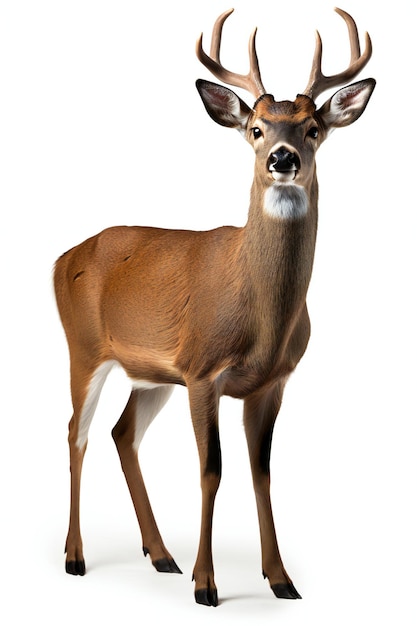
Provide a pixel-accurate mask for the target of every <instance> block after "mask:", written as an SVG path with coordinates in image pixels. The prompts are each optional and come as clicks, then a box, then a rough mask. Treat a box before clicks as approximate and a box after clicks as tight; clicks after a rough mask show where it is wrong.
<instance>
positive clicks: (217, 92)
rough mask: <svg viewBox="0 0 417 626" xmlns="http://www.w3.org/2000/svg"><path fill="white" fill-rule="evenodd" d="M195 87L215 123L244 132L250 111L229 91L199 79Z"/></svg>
mask: <svg viewBox="0 0 417 626" xmlns="http://www.w3.org/2000/svg"><path fill="white" fill-rule="evenodd" d="M196 87H197V89H198V93H199V94H200V96H201V99H202V101H203V103H204V106H205V107H206V110H207V113H208V114H209V115H210V117H211V118H212V119H213V120H214V121H215V122H217V123H218V124H221V126H227V127H228V128H237V130H239V131H241V132H242V131H243V132H244V131H245V130H246V125H247V123H248V119H249V116H250V114H251V113H252V109H251V108H250V107H248V105H247V104H245V102H243V100H241V99H240V98H239V96H237V95H236V94H235V93H234V92H233V91H231V89H228V88H227V87H223V86H221V85H217V84H216V83H211V82H209V81H207V80H201V79H199V80H197V82H196Z"/></svg>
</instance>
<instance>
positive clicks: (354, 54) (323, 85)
mask: <svg viewBox="0 0 417 626" xmlns="http://www.w3.org/2000/svg"><path fill="white" fill-rule="evenodd" d="M335 11H336V13H338V14H339V15H341V16H342V17H343V19H344V20H345V22H346V24H347V27H348V31H349V40H350V52H351V58H350V64H349V67H348V68H347V69H346V70H345V71H344V72H340V74H335V75H334V76H324V75H323V73H322V71H321V58H322V52H323V46H322V42H321V37H320V33H318V32H316V49H315V52H314V57H313V66H312V68H311V74H310V79H309V81H308V85H307V87H306V89H305V91H304V92H303V93H304V95H306V96H309V97H310V98H312V100H315V99H316V98H317V96H318V95H320V94H321V93H323V91H326V89H330V88H331V87H336V86H337V85H343V84H346V83H347V82H349V81H350V80H352V78H354V77H355V76H356V75H357V74H359V72H360V71H361V70H362V69H363V68H364V67H365V65H366V64H367V63H368V61H369V59H370V58H371V55H372V43H371V38H370V37H369V35H368V33H365V51H364V52H363V54H362V55H361V49H360V44H359V36H358V29H357V26H356V23H355V20H354V19H353V17H352V16H351V15H349V13H346V11H342V9H335Z"/></svg>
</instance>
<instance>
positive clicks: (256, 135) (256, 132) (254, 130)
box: [252, 126, 262, 139]
mask: <svg viewBox="0 0 417 626" xmlns="http://www.w3.org/2000/svg"><path fill="white" fill-rule="evenodd" d="M252 135H253V138H254V139H259V138H260V137H262V131H261V129H260V128H258V127H257V126H255V128H252Z"/></svg>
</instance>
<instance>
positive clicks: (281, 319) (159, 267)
mask: <svg viewBox="0 0 417 626" xmlns="http://www.w3.org/2000/svg"><path fill="white" fill-rule="evenodd" d="M341 13H343V12H341ZM228 14H229V13H226V14H224V15H223V16H221V18H219V21H218V23H217V26H216V27H215V31H214V36H213V45H212V51H211V57H207V56H206V55H205V53H204V52H202V48H201V47H200V49H199V56H200V59H201V60H202V61H203V63H204V64H205V65H207V67H209V68H210V69H211V71H213V72H214V73H215V74H216V75H217V76H219V75H220V77H221V78H222V79H224V80H225V78H224V76H226V78H227V79H228V82H230V73H227V71H226V70H224V68H222V66H221V65H220V62H219V59H218V46H219V45H220V34H221V28H222V25H223V22H224V20H225V19H226V17H227V15H228ZM343 16H344V18H345V20H346V21H347V23H348V27H349V33H350V36H351V45H352V55H353V61H352V63H353V64H355V62H356V66H358V65H360V66H363V65H364V63H365V62H366V61H367V58H369V56H370V44H369V49H367V52H366V54H365V56H366V57H367V58H363V56H362V57H360V58H359V49H356V46H355V34H354V29H355V28H356V27H355V26H354V22H353V20H352V18H350V16H347V14H343ZM352 23H353V25H352ZM216 28H217V31H216ZM252 44H253V46H254V40H253V39H252ZM253 50H254V48H253ZM320 53H321V49H320V50H319V52H316V61H317V58H318V57H319V56H320ZM255 56H256V55H255ZM354 57H355V58H356V57H357V58H356V61H355V58H354ZM251 58H252V63H251V65H252V74H253V76H252V78H250V79H249V80H250V86H251V87H252V88H253V89H252V93H254V95H256V96H260V97H259V98H258V99H257V102H256V103H255V105H254V107H253V108H252V109H251V108H249V107H248V106H247V105H246V104H245V103H244V102H243V101H242V100H240V98H238V96H236V95H235V94H234V93H233V92H231V91H230V90H228V89H226V88H225V87H220V86H219V85H216V84H214V83H208V82H207V81H198V84H197V86H198V89H199V92H200V95H201V97H202V99H203V102H204V104H205V106H206V109H207V111H208V112H209V114H210V115H211V117H213V119H215V121H217V122H218V123H220V124H222V125H224V126H231V127H234V128H237V129H238V130H239V131H240V132H241V133H242V134H244V136H245V137H246V139H247V140H248V141H249V142H250V143H251V144H252V145H253V147H254V150H255V154H256V163H255V175H254V181H253V185H252V191H251V199H250V207H249V215H248V221H247V224H246V226H244V227H243V228H235V227H232V226H227V227H221V228H217V229H214V230H211V231H205V232H197V231H182V230H164V229H157V228H148V227H146V228H145V227H114V228H109V229H107V230H105V231H103V232H101V233H100V234H98V235H96V236H95V237H92V238H90V239H88V240H87V241H85V242H84V243H82V244H80V245H78V246H76V247H75V248H73V249H72V250H70V251H68V252H67V253H65V254H64V255H63V256H62V257H61V258H60V259H59V260H58V261H57V264H56V269H55V289H56V296H57V303H58V308H59V312H60V315H61V319H62V322H63V325H64V328H65V331H66V335H67V339H68V345H69V350H70V358H71V391H72V399H73V405H74V414H73V417H72V420H71V423H70V435H69V442H70V457H71V515H70V528H69V533H68V538H67V546H66V550H67V566H66V567H67V571H68V572H69V573H72V574H84V572H85V565H84V557H83V550H82V541H81V533H80V527H79V489H80V477H81V467H82V460H83V457H84V453H85V449H86V445H87V438H88V429H89V425H90V423H91V419H92V417H93V414H94V410H95V407H96V404H97V401H98V397H99V394H100V391H101V388H102V385H103V384H104V381H105V378H106V376H107V374H108V372H109V371H110V369H111V368H112V366H113V365H114V364H115V363H118V364H119V365H120V366H121V367H122V368H123V369H124V370H125V372H126V374H127V376H128V377H129V379H130V380H131V383H132V393H131V395H130V398H129V401H128V403H127V405H126V408H125V410H124V412H123V414H122V416H121V418H120V420H119V422H118V423H117V424H116V426H115V428H114V429H113V437H114V439H115V442H116V445H117V449H118V452H119V455H120V459H121V463H122V467H123V471H124V473H125V475H126V479H127V483H128V486H129V489H130V492H131V496H132V500H133V504H134V506H135V510H136V514H137V517H138V521H139V525H140V528H141V531H142V538H143V548H144V552H145V554H148V553H149V554H150V556H151V559H152V562H153V564H154V565H155V567H156V568H157V569H158V570H159V571H166V572H179V571H180V570H179V568H178V566H177V565H176V563H175V561H174V560H173V558H172V556H171V555H170V553H169V552H168V551H167V549H166V548H165V546H164V544H163V542H162V539H161V536H160V534H159V531H158V528H157V525H156V522H155V519H154V517H153V513H152V510H151V507H150V504H149V500H148V497H147V493H146V489H145V486H144V483H143V479H142V475H141V472H140V467H139V463H138V457H137V452H138V448H139V445H140V442H141V440H142V437H143V435H144V433H145V431H146V429H147V427H148V426H149V424H150V422H151V421H152V419H153V418H154V417H155V416H156V414H157V413H158V411H159V410H160V409H161V408H162V406H163V405H164V404H165V402H166V401H167V399H168V398H169V395H170V393H171V391H172V388H173V385H176V384H180V385H185V386H186V387H187V389H188V393H189V400H190V409H191V416H192V420H193V425H194V430H195V435H196V441H197V446H198V450H199V456H200V465H201V486H202V494H203V501H202V525H201V536H200V547H199V552H198V556H197V560H196V564H195V568H194V573H193V578H194V579H195V583H196V587H195V597H196V600H197V602H200V603H203V604H209V605H216V604H217V590H216V586H215V584H214V574H213V563H212V556H211V524H212V514H213V506H214V499H215V495H216V492H217V489H218V486H219V482H220V476H221V454H220V443H219V433H218V402H219V398H220V396H221V395H230V396H233V397H235V398H241V399H243V400H244V425H245V431H246V436H247V441H248V448H249V455H250V460H251V467H252V474H253V482H254V488H255V494H256V499H257V506H258V516H259V524H260V533H261V545H262V567H263V573H264V576H265V577H268V579H269V581H270V584H271V587H272V589H273V591H274V593H275V595H276V596H278V597H284V598H297V597H300V596H299V594H298V592H297V591H296V590H295V588H294V586H293V584H292V582H291V580H290V578H289V576H288V575H287V573H286V572H285V569H284V566H283V564H282V561H281V557H280V555H279V550H278V544H277V540H276V536H275V530H274V522H273V517H272V510H271V505H270V496H269V457H270V448H271V441H272V432H273V428H274V423H275V419H276V416H277V413H278V410H279V408H280V404H281V399H282V393H283V390H284V386H285V383H286V380H287V378H288V376H289V374H290V373H291V372H292V371H293V370H294V368H295V367H296V365H297V363H298V362H299V360H300V358H301V357H302V355H303V353H304V351H305V349H306V347H307V343H308V340H309V335H310V322H309V317H308V313H307V307H306V295H307V289H308V285H309V281H310V277H311V272H312V267H313V258H314V248H315V240H316V229H317V197H318V191H317V190H318V185H317V177H316V168H315V161H314V157H315V152H316V150H317V148H318V146H319V145H320V143H321V142H322V141H323V140H324V139H325V138H326V136H327V134H328V132H329V130H330V129H331V128H333V127H336V126H345V125H348V124H350V123H352V122H353V121H355V119H357V117H359V115H360V114H361V113H362V111H363V109H364V108H365V106H366V104H367V102H368V100H369V97H370V95H371V93H372V89H373V87H374V81H372V79H369V80H368V81H362V82H361V83H356V84H355V85H351V86H349V87H346V88H345V89H344V90H340V91H339V92H337V93H336V94H335V96H333V97H332V98H331V99H330V100H328V101H327V102H326V103H325V104H324V105H323V106H322V108H321V109H320V110H319V111H317V110H316V107H315V104H314V102H313V100H312V95H315V93H316V91H317V81H318V82H319V83H320V82H323V80H329V79H326V78H325V77H323V76H322V75H320V73H317V68H316V71H315V73H314V76H313V78H314V80H313V81H310V83H309V87H308V89H307V91H306V93H305V94H304V95H301V96H297V98H296V100H295V101H294V102H288V101H284V102H275V100H274V99H273V97H272V96H270V95H267V94H265V92H264V90H263V88H262V84H261V82H260V75H259V69H258V71H256V70H257V67H256V64H257V62H255V60H254V58H255V57H254V54H253V53H252V57H251ZM358 60H359V61H360V63H359V64H358V63H357V61H358ZM316 65H317V63H316ZM357 71H359V70H358V67H356V69H355V74H356V73H357ZM233 77H234V80H235V81H236V82H233V83H232V84H237V85H239V86H241V82H242V77H240V76H238V75H233ZM339 78H340V77H339ZM343 78H345V75H343ZM252 79H253V80H252ZM330 80H331V81H333V82H334V80H333V77H332V78H331V79H330ZM244 81H247V78H246V77H244ZM332 84H333V83H332ZM245 85H247V82H245ZM321 86H322V85H321Z"/></svg>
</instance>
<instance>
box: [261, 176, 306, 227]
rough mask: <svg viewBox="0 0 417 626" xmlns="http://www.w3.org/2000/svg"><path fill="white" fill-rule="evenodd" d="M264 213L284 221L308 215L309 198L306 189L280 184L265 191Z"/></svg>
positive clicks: (292, 184)
mask: <svg viewBox="0 0 417 626" xmlns="http://www.w3.org/2000/svg"><path fill="white" fill-rule="evenodd" d="M264 211H265V213H267V214H268V215H270V216H271V217H275V218H280V219H284V220H291V219H299V218H300V217H304V216H305V215H307V211H308V198H307V194H306V192H305V190H304V187H301V186H300V185H295V184H294V183H291V184H288V183H286V184H285V183H278V184H274V185H271V186H270V187H268V189H267V190H266V191H265V195H264Z"/></svg>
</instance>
